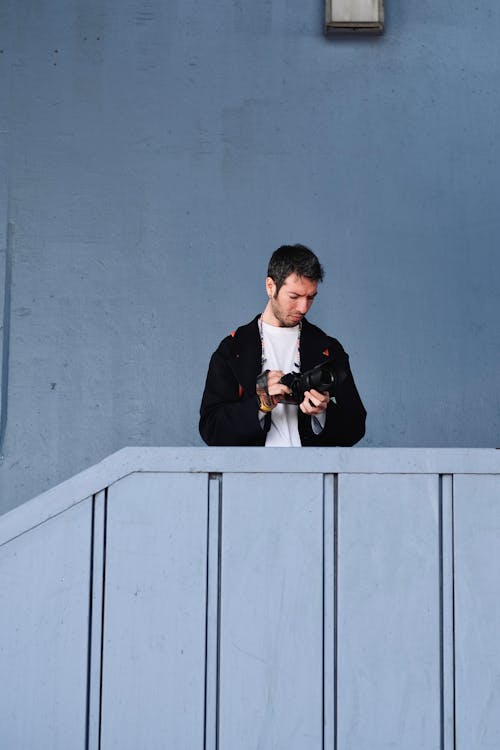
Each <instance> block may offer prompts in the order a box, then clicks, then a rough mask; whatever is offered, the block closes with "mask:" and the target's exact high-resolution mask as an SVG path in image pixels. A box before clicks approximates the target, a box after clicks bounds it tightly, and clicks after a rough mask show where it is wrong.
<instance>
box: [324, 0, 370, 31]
mask: <svg viewBox="0 0 500 750" xmlns="http://www.w3.org/2000/svg"><path fill="white" fill-rule="evenodd" d="M383 30H384V0H326V19H325V33H326V34H339V33H340V34H342V33H344V34H345V33H352V32H355V33H360V34H362V33H372V34H381V33H382V32H383Z"/></svg>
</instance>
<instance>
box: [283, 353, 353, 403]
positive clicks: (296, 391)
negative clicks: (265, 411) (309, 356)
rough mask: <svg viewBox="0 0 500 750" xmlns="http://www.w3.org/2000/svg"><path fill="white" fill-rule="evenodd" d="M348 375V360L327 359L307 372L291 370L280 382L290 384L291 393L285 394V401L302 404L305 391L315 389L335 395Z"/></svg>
mask: <svg viewBox="0 0 500 750" xmlns="http://www.w3.org/2000/svg"><path fill="white" fill-rule="evenodd" d="M346 377H347V362H342V361H341V359H340V358H338V359H335V360H334V359H332V358H330V359H327V360H326V361H325V362H321V364H319V365H316V367H313V368H312V369H311V370H307V371H306V372H302V373H300V372H289V373H288V374H287V375H283V377H282V378H281V380H280V383H283V385H286V386H288V388H290V390H291V391H292V393H291V395H288V396H285V397H284V399H283V400H284V401H285V402H286V403H289V404H301V403H302V401H303V400H304V393H305V392H306V391H310V390H311V389H314V390H316V391H319V392H320V393H325V392H328V393H329V394H330V395H331V396H334V395H335V393H336V392H337V389H338V387H339V386H340V385H342V383H343V382H344V380H345V379H346Z"/></svg>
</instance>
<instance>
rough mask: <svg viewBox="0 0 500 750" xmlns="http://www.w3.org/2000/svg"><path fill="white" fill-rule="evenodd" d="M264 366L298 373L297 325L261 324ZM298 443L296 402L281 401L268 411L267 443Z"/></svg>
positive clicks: (267, 444)
mask: <svg viewBox="0 0 500 750" xmlns="http://www.w3.org/2000/svg"><path fill="white" fill-rule="evenodd" d="M262 334H263V336H264V356H265V358H266V359H265V362H264V369H265V370H282V371H283V372H284V373H288V372H297V371H298V369H299V368H298V366H297V360H298V348H297V343H298V338H299V326H298V325H297V326H294V327H293V328H285V327H279V326H272V325H269V323H264V322H263V323H262ZM269 445H271V446H300V445H301V442H300V435H299V426H298V416H297V405H296V404H287V403H280V404H278V405H277V406H275V407H274V409H273V410H272V412H271V427H270V429H269V432H268V433H267V437H266V447H267V446H269Z"/></svg>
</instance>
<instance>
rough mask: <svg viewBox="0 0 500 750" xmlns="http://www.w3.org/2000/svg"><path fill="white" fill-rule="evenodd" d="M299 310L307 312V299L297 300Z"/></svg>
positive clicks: (303, 312) (302, 312) (303, 313)
mask: <svg viewBox="0 0 500 750" xmlns="http://www.w3.org/2000/svg"><path fill="white" fill-rule="evenodd" d="M297 311H298V312H299V313H301V314H302V315H305V314H306V312H307V300H306V299H299V300H297Z"/></svg>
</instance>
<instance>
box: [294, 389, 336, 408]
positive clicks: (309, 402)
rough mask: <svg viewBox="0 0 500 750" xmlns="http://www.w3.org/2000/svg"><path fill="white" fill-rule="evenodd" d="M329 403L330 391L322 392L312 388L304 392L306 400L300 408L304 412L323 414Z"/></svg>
mask: <svg viewBox="0 0 500 750" xmlns="http://www.w3.org/2000/svg"><path fill="white" fill-rule="evenodd" d="M329 403H330V394H329V393H320V392H319V391H315V390H314V388H311V390H310V391H306V392H305V393H304V400H303V401H302V403H301V404H300V406H299V408H300V410H301V411H303V412H304V414H321V412H322V411H325V409H326V407H327V406H328V404H329Z"/></svg>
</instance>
